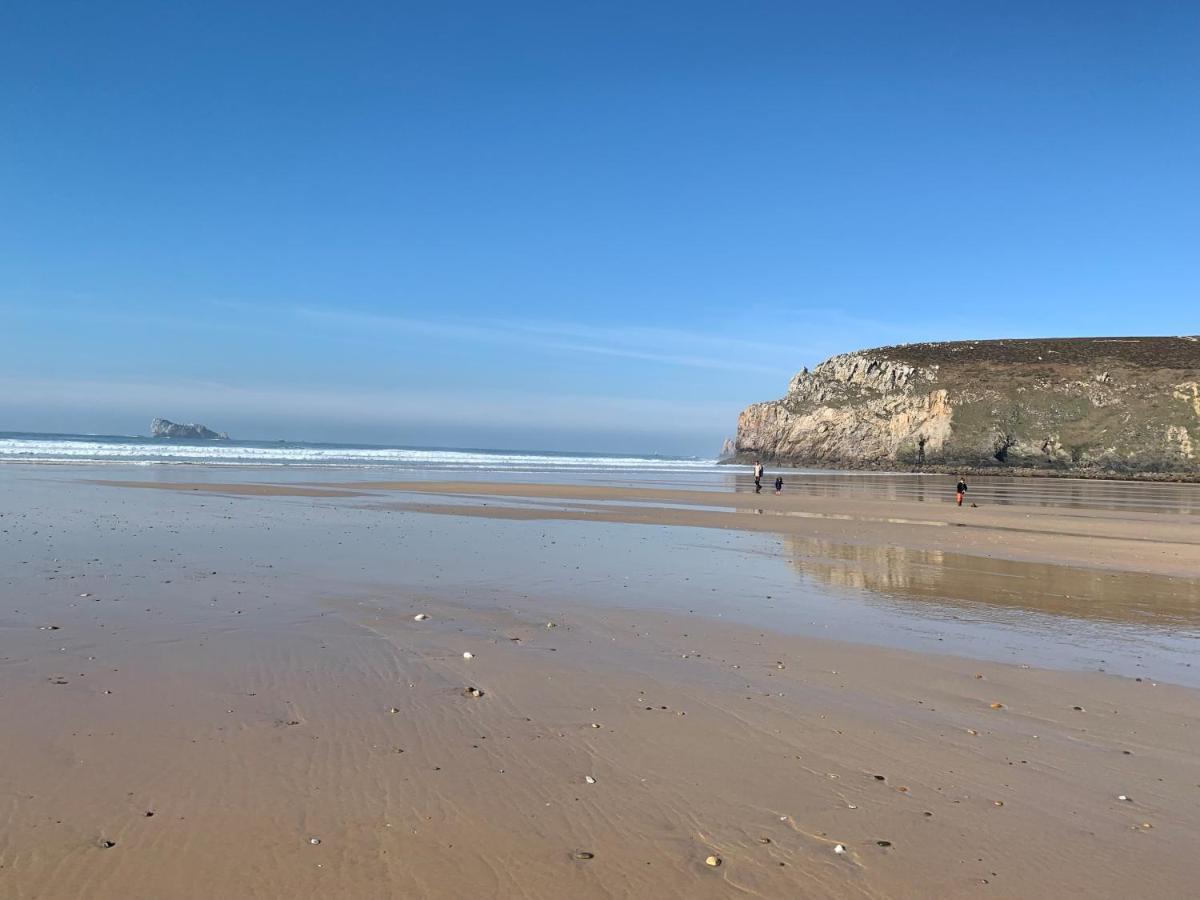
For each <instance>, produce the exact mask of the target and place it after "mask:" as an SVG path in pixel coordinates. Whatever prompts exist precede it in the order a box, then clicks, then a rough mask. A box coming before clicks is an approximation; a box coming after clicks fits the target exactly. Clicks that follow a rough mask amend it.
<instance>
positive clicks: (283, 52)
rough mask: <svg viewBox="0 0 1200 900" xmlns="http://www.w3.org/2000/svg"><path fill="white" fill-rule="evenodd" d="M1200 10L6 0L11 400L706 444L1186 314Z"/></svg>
mask: <svg viewBox="0 0 1200 900" xmlns="http://www.w3.org/2000/svg"><path fill="white" fill-rule="evenodd" d="M1198 46H1200V4H1196V3H1186V2H1179V3H1166V2H1150V3H1105V2H1076V3H1072V2H1056V3H1034V2H1029V3H1019V2H977V3H976V2H968V3H964V2H961V0H957V2H945V3H920V2H889V3H867V2H862V3H802V2H787V3H729V2H714V3H705V2H695V0H693V2H688V3H667V2H656V3H645V2H637V3H624V2H612V3H590V4H581V3H562V2H547V3H520V2H514V3H494V2H484V3H452V4H437V3H421V4H416V3H413V4H401V3H396V2H380V3H367V2H360V3H330V2H320V3H308V2H288V3H265V2H255V3H246V2H238V3H221V2H213V0H205V2H196V3H187V2H170V3H163V2H146V3H122V2H114V3H94V2H77V3H65V2H53V0H46V2H29V3H23V4H18V3H8V4H3V6H2V7H0V123H2V125H0V430H15V429H37V430H62V431H81V430H88V431H103V432H144V431H145V430H146V429H147V427H148V423H149V420H150V418H151V417H152V416H154V415H164V416H168V417H170V418H176V419H184V420H192V419H196V420H201V421H205V422H208V423H209V424H211V425H213V426H214V427H218V428H224V429H228V430H230V431H231V432H234V433H235V436H236V435H241V436H256V437H276V436H287V437H294V438H305V437H307V438H313V439H326V440H336V439H347V440H370V441H380V442H386V441H400V442H409V443H425V444H428V443H437V444H458V445H463V444H468V445H476V446H478V445H484V446H512V447H536V446H542V447H551V448H588V449H608V450H634V451H656V450H657V451H664V452H685V453H692V452H694V453H709V452H714V451H715V450H716V448H717V446H718V445H719V443H720V440H721V439H722V438H723V437H724V436H726V435H728V434H731V433H732V432H733V430H734V426H735V420H736V415H737V412H738V410H739V409H740V408H741V407H742V406H744V405H745V404H747V403H749V402H752V401H755V400H763V399H769V398H772V397H776V396H779V395H780V394H781V393H782V391H783V390H784V388H785V385H786V382H787V379H788V378H789V376H790V375H791V374H792V373H793V372H794V371H795V370H797V369H799V368H800V367H801V366H803V365H812V364H813V363H815V362H818V361H820V360H821V359H822V358H824V357H826V356H828V355H831V354H833V353H836V352H841V351H844V350H850V349H855V348H860V347H865V346H872V345H879V344H887V343H899V342H907V341H916V340H941V339H953V338H988V337H1005V336H1008V337H1014V336H1041V335H1064V336H1065V335H1080V334H1109V333H1122V334H1128V333H1142V334H1154V333H1165V334H1177V333H1192V332H1196V331H1200V325H1198V324H1197V322H1198V316H1197V309H1198V308H1200V302H1198V301H1200V53H1198V52H1197V47H1198Z"/></svg>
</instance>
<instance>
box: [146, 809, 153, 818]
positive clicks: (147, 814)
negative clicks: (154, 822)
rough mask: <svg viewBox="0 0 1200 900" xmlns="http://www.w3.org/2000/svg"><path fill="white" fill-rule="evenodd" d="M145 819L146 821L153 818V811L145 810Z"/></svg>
mask: <svg viewBox="0 0 1200 900" xmlns="http://www.w3.org/2000/svg"><path fill="white" fill-rule="evenodd" d="M146 818H147V819H152V818H154V810H152V809H148V810H146Z"/></svg>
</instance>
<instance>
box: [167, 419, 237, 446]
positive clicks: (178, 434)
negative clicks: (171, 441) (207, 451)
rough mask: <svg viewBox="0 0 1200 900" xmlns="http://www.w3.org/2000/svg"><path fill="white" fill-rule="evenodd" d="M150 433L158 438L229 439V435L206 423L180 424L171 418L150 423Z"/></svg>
mask: <svg viewBox="0 0 1200 900" xmlns="http://www.w3.org/2000/svg"><path fill="white" fill-rule="evenodd" d="M150 435H151V437H156V438H198V439H200V440H204V441H227V440H229V435H227V434H226V433H225V432H223V431H213V430H212V429H211V428H208V427H207V426H204V425H179V424H176V423H175V422H172V421H170V420H169V419H155V420H154V421H153V422H151V423H150Z"/></svg>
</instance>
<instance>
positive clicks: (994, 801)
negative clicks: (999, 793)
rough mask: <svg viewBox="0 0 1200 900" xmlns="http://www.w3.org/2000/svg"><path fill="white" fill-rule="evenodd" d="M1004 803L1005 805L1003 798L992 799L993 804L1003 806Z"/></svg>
mask: <svg viewBox="0 0 1200 900" xmlns="http://www.w3.org/2000/svg"><path fill="white" fill-rule="evenodd" d="M1003 805H1004V801H1003V800H993V801H992V806H1003Z"/></svg>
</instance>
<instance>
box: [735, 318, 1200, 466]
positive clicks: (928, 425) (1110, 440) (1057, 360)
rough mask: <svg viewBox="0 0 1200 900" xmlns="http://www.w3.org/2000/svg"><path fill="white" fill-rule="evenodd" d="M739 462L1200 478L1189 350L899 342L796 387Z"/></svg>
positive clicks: (747, 441)
mask: <svg viewBox="0 0 1200 900" xmlns="http://www.w3.org/2000/svg"><path fill="white" fill-rule="evenodd" d="M736 446H737V458H738V459H742V460H749V459H751V458H754V457H759V458H762V459H763V460H764V461H771V462H776V463H785V464H791V465H820V466H836V467H854V468H861V467H880V468H883V467H889V466H892V467H895V466H905V467H907V466H916V465H927V466H970V467H973V468H979V467H991V468H998V467H1010V468H1012V467H1028V468H1041V469H1065V470H1072V469H1078V470H1082V469H1088V468H1093V469H1104V470H1109V471H1113V472H1118V473H1120V472H1129V473H1133V472H1142V471H1145V472H1158V471H1162V472H1197V471H1200V339H1197V338H1194V337H1148V338H1070V339H1053V340H1011V341H962V342H954V343H941V344H909V345H905V346H899V347H881V348H878V349H875V350H863V351H859V352H856V353H846V354H843V355H841V356H835V357H833V358H831V359H828V360H826V361H825V362H823V363H821V364H820V365H819V366H817V367H816V368H814V369H813V370H812V371H811V372H810V371H809V370H807V369H805V370H803V371H801V372H800V373H799V374H798V375H796V376H795V377H794V378H793V379H792V381H791V383H790V384H789V385H788V391H787V394H786V395H785V396H784V397H783V398H781V399H779V400H775V401H771V402H768V403H756V404H754V405H753V406H750V407H749V408H747V409H746V410H745V411H744V412H743V413H742V414H741V416H740V418H739V420H738V431H737V439H736Z"/></svg>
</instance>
